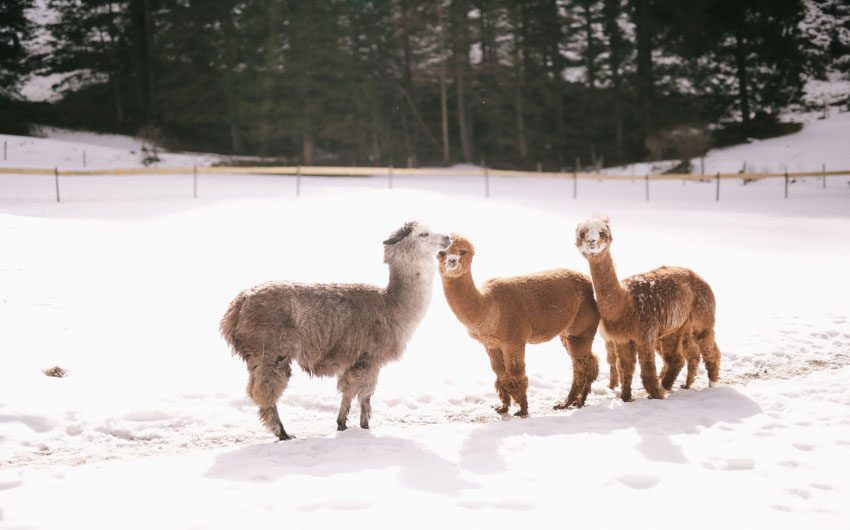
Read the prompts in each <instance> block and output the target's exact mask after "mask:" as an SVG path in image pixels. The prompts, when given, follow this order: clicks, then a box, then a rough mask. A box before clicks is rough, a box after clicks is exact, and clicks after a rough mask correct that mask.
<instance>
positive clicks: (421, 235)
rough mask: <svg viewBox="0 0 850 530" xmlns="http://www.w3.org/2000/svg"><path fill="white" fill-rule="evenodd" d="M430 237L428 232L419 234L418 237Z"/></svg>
mask: <svg viewBox="0 0 850 530" xmlns="http://www.w3.org/2000/svg"><path fill="white" fill-rule="evenodd" d="M430 235H431V234H429V233H428V232H422V233H421V234H419V237H428V236H430Z"/></svg>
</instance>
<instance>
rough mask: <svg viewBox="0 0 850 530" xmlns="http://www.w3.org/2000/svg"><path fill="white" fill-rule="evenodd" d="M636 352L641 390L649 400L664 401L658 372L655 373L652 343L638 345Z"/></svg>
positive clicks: (653, 346)
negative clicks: (644, 390)
mask: <svg viewBox="0 0 850 530" xmlns="http://www.w3.org/2000/svg"><path fill="white" fill-rule="evenodd" d="M637 352H638V360H639V361H640V380H641V382H642V383H643V388H645V389H646V393H647V394H649V398H650V399H664V390H662V388H661V385H660V384H659V382H658V372H656V371H655V345H654V344H653V343H652V342H644V343H642V344H638V345H637Z"/></svg>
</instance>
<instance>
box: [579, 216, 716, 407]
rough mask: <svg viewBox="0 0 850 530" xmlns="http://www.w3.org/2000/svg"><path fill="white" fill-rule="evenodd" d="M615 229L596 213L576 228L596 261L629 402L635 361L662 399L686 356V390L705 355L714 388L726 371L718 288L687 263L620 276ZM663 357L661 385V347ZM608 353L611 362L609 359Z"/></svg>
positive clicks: (606, 325) (596, 285)
mask: <svg viewBox="0 0 850 530" xmlns="http://www.w3.org/2000/svg"><path fill="white" fill-rule="evenodd" d="M611 241H612V236H611V228H610V226H609V225H608V220H607V219H602V218H592V219H588V220H587V221H585V222H584V223H581V224H579V225H578V227H577V228H576V246H577V247H578V249H579V251H580V252H581V254H582V255H583V256H584V257H585V258H587V261H588V263H589V264H590V274H591V277H592V278H593V289H594V291H595V292H596V303H597V305H598V307H599V314H600V317H601V319H602V324H601V330H602V333H603V336H604V337H605V340H606V345H608V346H609V351H610V349H611V348H610V345H613V346H614V348H613V350H614V351H615V352H616V357H617V363H616V364H617V366H616V370H612V374H611V382H610V384H611V386H612V388H613V387H614V386H616V379H617V378H618V376H619V379H620V385H621V387H622V392H621V397H622V399H623V401H630V400H631V399H632V397H631V386H632V375H633V374H634V369H635V362H636V359H639V360H640V376H641V380H642V382H643V386H644V388H645V389H646V391H647V393H648V394H649V397H650V398H658V399H661V398H663V397H664V391H663V390H662V387H663V389H666V390H670V389H671V388H672V387H673V383H674V382H675V380H676V377H677V376H678V375H679V372H680V371H681V369H682V366H683V365H684V364H685V358H687V364H688V376H687V381H686V383H685V385H684V386H685V388H689V387H690V386H691V385H692V384H693V381H694V378H695V377H696V370H697V364H698V362H699V358H700V355H702V358H703V362H704V363H705V368H706V370H707V371H708V379H709V383H710V384H711V385H712V386H713V385H714V383H716V382H717V379H718V376H719V374H720V350H719V349H718V348H717V344H716V343H715V341H714V312H715V301H714V293H713V292H712V291H711V287H710V286H709V285H708V283H706V282H705V280H703V279H702V278H700V277H699V276H698V275H697V274H696V273H694V272H693V271H691V270H689V269H685V268H681V267H660V268H658V269H653V270H651V271H649V272H646V273H643V274H638V275H635V276H630V277H628V278H626V279H624V280H623V281H622V283H621V282H619V281H618V280H617V273H616V270H615V269H614V262H613V261H612V259H611V252H610V247H611ZM656 349H658V350H659V352H660V353H661V356H662V358H663V359H664V368H663V370H662V371H661V384H660V385H659V378H658V375H657V374H656V372H655V350H656ZM610 359H611V357H610V354H609V362H610Z"/></svg>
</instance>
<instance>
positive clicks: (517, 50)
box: [513, 2, 528, 162]
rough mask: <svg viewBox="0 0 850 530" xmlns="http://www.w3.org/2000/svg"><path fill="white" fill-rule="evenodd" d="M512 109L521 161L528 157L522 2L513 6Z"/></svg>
mask: <svg viewBox="0 0 850 530" xmlns="http://www.w3.org/2000/svg"><path fill="white" fill-rule="evenodd" d="M513 15H514V50H513V51H514V84H515V87H514V111H515V112H516V141H517V152H518V153H519V157H520V160H522V161H523V162H524V161H525V159H526V158H528V143H527V142H526V139H525V115H524V114H525V111H524V106H525V105H524V101H523V97H524V96H523V90H524V88H525V72H524V68H523V61H524V57H525V54H524V53H523V51H522V44H521V42H520V38H521V36H522V29H521V28H522V26H521V24H522V21H523V18H524V14H523V6H522V2H519V3H518V4H517V6H516V7H515V8H514V13H513Z"/></svg>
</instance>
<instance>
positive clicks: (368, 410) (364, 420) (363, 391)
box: [358, 370, 378, 429]
mask: <svg viewBox="0 0 850 530" xmlns="http://www.w3.org/2000/svg"><path fill="white" fill-rule="evenodd" d="M370 375H371V377H368V378H366V380H364V381H363V386H361V387H360V392H359V394H358V396H359V399H360V428H361V429H368V428H369V419H370V418H371V417H372V394H374V393H375V387H376V386H377V384H378V371H377V370H374V373H372V374H370Z"/></svg>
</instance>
